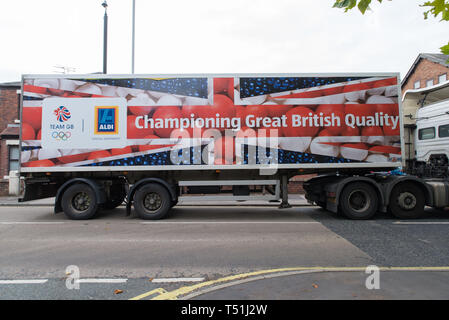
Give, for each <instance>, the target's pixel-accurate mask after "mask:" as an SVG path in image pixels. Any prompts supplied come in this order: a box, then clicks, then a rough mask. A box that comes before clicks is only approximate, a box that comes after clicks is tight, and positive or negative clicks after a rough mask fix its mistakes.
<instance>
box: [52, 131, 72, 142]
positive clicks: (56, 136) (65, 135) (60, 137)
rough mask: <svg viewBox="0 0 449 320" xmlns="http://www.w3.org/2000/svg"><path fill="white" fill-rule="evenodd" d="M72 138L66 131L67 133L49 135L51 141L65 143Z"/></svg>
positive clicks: (60, 132) (55, 132)
mask: <svg viewBox="0 0 449 320" xmlns="http://www.w3.org/2000/svg"><path fill="white" fill-rule="evenodd" d="M71 136H72V133H71V132H69V131H67V132H63V131H59V132H58V131H53V132H52V133H51V137H52V138H53V139H56V140H58V141H60V140H62V141H67V140H68V139H69V138H70V137H71Z"/></svg>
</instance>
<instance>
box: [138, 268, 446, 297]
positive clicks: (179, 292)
mask: <svg viewBox="0 0 449 320" xmlns="http://www.w3.org/2000/svg"><path fill="white" fill-rule="evenodd" d="M365 270H366V267H295V268H279V269H269V270H261V271H254V272H248V273H241V274H236V275H233V276H227V277H224V278H220V279H216V280H210V281H205V282H201V283H198V284H194V285H191V286H185V287H181V288H179V289H176V290H173V291H170V292H168V291H166V290H164V289H162V288H159V289H156V290H159V291H157V293H160V294H159V295H158V296H156V297H154V298H152V299H151V300H175V299H177V298H178V297H179V296H183V295H186V294H188V293H191V292H193V291H195V290H198V289H201V288H203V287H207V286H211V285H214V284H217V283H221V282H228V281H232V280H240V279H243V278H248V277H254V276H260V275H266V274H270V273H284V272H292V271H321V272H344V271H365ZM379 270H380V271H449V267H445V266H443V267H379ZM161 289H162V290H163V291H165V292H162V291H161ZM156 290H152V291H149V292H147V293H144V294H141V295H139V296H137V297H134V298H132V299H130V300H140V299H142V298H145V297H148V296H150V295H152V294H154V293H155V291H156Z"/></svg>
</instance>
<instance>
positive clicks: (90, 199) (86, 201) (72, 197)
mask: <svg viewBox="0 0 449 320" xmlns="http://www.w3.org/2000/svg"><path fill="white" fill-rule="evenodd" d="M61 205H62V210H63V211H64V214H65V215H66V216H67V217H68V218H69V219H72V220H86V219H91V218H93V217H94V216H95V214H96V213H97V211H98V204H97V197H96V195H95V191H94V190H93V189H92V188H91V187H90V186H88V185H87V184H84V183H77V184H74V185H71V186H70V187H68V188H67V189H66V190H65V191H64V194H63V195H62V199H61Z"/></svg>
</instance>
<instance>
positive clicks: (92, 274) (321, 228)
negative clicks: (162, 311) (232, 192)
mask: <svg viewBox="0 0 449 320" xmlns="http://www.w3.org/2000/svg"><path fill="white" fill-rule="evenodd" d="M448 228H449V214H448V213H444V212H438V211H435V210H431V209H429V210H427V215H426V217H425V218H423V219H420V220H412V221H405V220H404V221H400V220H397V219H393V218H390V217H389V216H387V215H383V214H380V215H379V216H378V217H377V218H376V219H374V220H371V221H348V220H345V219H343V218H341V217H339V216H336V215H334V214H331V213H328V212H326V211H324V210H322V209H320V208H318V207H294V208H290V209H284V210H278V209H276V208H275V207H244V206H240V207H193V206H185V207H175V208H174V209H173V212H172V214H171V216H170V218H168V219H165V220H162V221H143V220H140V219H138V218H136V217H135V216H133V215H132V216H131V217H126V216H125V209H124V208H122V207H120V208H117V209H115V210H113V211H110V212H102V213H101V214H100V215H99V216H98V217H97V218H96V219H93V220H88V221H71V220H67V219H66V218H65V216H64V215H63V214H58V215H55V214H53V212H52V208H51V207H43V206H40V207H0V299H131V298H135V299H152V298H156V299H173V298H176V299H414V298H424V299H448V298H449V290H448V289H449V280H448V279H449V277H448V275H449V273H448V272H449V267H448V266H449V248H448V246H447V243H449V232H448ZM369 265H375V266H378V267H381V269H380V275H381V278H380V279H381V281H380V289H379V290H368V289H367V287H366V286H365V281H366V278H367V277H368V276H369V274H367V273H365V268H366V267H367V266H369ZM68 266H75V267H72V268H71V269H70V270H68V269H67V267H68ZM74 268H75V269H74ZM74 270H75V271H74ZM78 270H79V278H80V279H79V280H75V276H77V271H78ZM76 279H78V278H76ZM69 288H71V289H69ZM180 288H182V289H180ZM117 290H118V291H117Z"/></svg>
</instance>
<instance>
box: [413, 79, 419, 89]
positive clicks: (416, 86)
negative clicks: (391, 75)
mask: <svg viewBox="0 0 449 320" xmlns="http://www.w3.org/2000/svg"><path fill="white" fill-rule="evenodd" d="M420 87H421V82H420V81H419V80H418V81H416V82H415V83H414V84H413V88H414V89H419V88H420Z"/></svg>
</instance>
